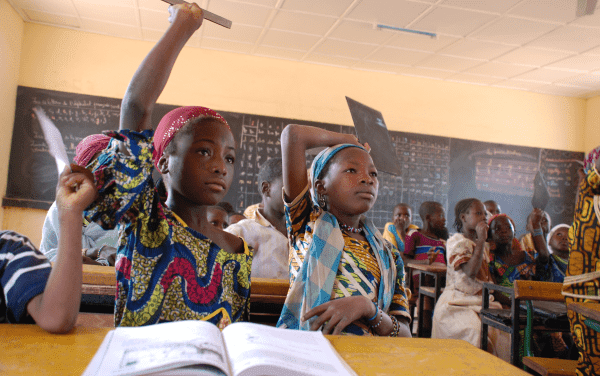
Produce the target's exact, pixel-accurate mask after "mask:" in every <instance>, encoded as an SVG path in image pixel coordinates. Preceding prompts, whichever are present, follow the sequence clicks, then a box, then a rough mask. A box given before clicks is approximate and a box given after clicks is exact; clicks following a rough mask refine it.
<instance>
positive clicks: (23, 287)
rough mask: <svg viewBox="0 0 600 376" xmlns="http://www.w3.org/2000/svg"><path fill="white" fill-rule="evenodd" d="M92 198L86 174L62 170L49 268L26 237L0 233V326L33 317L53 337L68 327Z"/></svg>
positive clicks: (76, 303) (75, 301)
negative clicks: (57, 223)
mask: <svg viewBox="0 0 600 376" xmlns="http://www.w3.org/2000/svg"><path fill="white" fill-rule="evenodd" d="M71 169H72V170H71ZM95 197H96V189H95V188H94V181H93V178H92V175H91V174H90V172H89V171H87V170H86V169H85V168H83V167H80V166H77V165H74V164H73V165H71V167H70V168H69V167H66V168H65V170H64V171H63V173H62V174H61V175H60V177H59V182H58V190H57V192H56V207H57V209H58V215H59V218H60V233H59V241H58V250H57V254H56V258H55V260H56V261H55V263H54V267H52V266H51V264H50V261H48V259H47V258H46V256H44V255H43V254H42V253H41V252H40V251H38V250H37V249H36V248H35V247H34V246H33V244H31V242H30V241H29V239H27V238H26V237H24V236H22V235H20V234H17V233H15V232H12V231H1V232H0V322H2V323H4V322H10V323H29V322H32V319H33V321H35V322H36V323H37V324H38V325H39V326H40V327H41V328H43V329H45V330H47V331H49V332H53V333H65V332H68V331H69V330H71V328H73V326H74V325H75V321H76V320H77V313H78V312H79V303H80V301H81V281H82V270H81V263H82V261H81V231H82V226H83V222H82V221H81V218H82V214H83V210H84V209H85V208H86V207H87V206H88V205H89V204H90V203H92V201H93V200H94V199H95Z"/></svg>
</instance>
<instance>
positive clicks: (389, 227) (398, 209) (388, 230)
mask: <svg viewBox="0 0 600 376" xmlns="http://www.w3.org/2000/svg"><path fill="white" fill-rule="evenodd" d="M392 219H393V222H388V223H386V224H385V226H384V231H383V238H384V239H385V240H387V241H389V242H390V243H392V244H393V245H394V246H395V247H396V248H398V251H400V254H402V253H404V241H405V239H406V235H407V234H410V233H412V231H415V230H418V229H419V227H417V226H415V225H413V224H411V223H410V222H411V220H412V210H411V209H410V205H408V204H405V203H400V204H398V205H396V206H395V207H394V212H393V214H392Z"/></svg>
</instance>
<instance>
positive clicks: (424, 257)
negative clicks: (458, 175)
mask: <svg viewBox="0 0 600 376" xmlns="http://www.w3.org/2000/svg"><path fill="white" fill-rule="evenodd" d="M419 216H420V217H421V220H422V221H423V228H422V229H419V230H416V231H413V232H411V233H410V234H409V235H408V236H407V237H406V244H405V247H404V257H405V259H414V261H416V262H418V263H429V264H432V263H434V262H437V263H440V264H444V265H446V239H448V229H447V228H446V214H445V211H444V207H443V206H442V204H440V203H439V202H435V201H425V202H423V203H422V204H421V206H420V207H419Z"/></svg>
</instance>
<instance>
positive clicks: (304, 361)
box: [223, 323, 353, 376]
mask: <svg viewBox="0 0 600 376" xmlns="http://www.w3.org/2000/svg"><path fill="white" fill-rule="evenodd" d="M223 338H224V340H225V344H226V346H227V352H228V353H229V359H230V362H231V368H232V371H233V372H232V373H233V376H251V375H267V374H269V375H280V374H285V375H287V376H296V375H306V376H308V375H310V376H317V375H323V376H326V375H351V374H353V372H352V371H351V369H350V368H349V367H348V365H346V364H345V363H343V360H342V359H341V357H339V356H338V354H337V353H336V351H335V349H334V348H333V347H332V346H331V344H330V343H329V341H328V340H327V339H326V338H325V337H324V336H323V334H322V333H321V332H320V331H316V332H306V331H300V330H290V329H278V328H273V327H271V326H267V325H260V324H253V323H235V324H232V325H229V326H228V327H227V328H225V329H224V330H223Z"/></svg>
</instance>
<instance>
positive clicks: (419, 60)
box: [8, 0, 600, 98]
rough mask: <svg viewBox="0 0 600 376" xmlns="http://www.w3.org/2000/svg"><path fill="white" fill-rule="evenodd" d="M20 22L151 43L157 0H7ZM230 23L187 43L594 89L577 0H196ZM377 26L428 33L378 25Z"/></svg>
mask: <svg viewBox="0 0 600 376" xmlns="http://www.w3.org/2000/svg"><path fill="white" fill-rule="evenodd" d="M8 2H9V3H11V4H12V5H13V7H14V8H15V9H16V10H17V12H18V13H19V14H20V15H21V17H22V18H23V20H25V21H26V22H35V23H42V24H48V25H53V26H59V27H66V28H71V29H78V30H83V31H87V32H92V33H99V34H105V35H112V36H117V37H123V38H130V39H140V40H147V41H156V40H158V38H160V36H161V35H162V34H163V32H164V30H165V29H166V28H167V26H168V24H169V23H168V12H167V7H168V4H166V3H164V2H162V1H160V0H8ZM198 4H199V5H200V6H201V7H202V8H205V9H208V10H209V11H211V12H213V13H216V14H218V15H220V16H223V17H225V18H228V19H230V20H232V21H233V26H232V28H231V29H230V30H229V29H226V28H223V27H221V26H218V25H216V24H213V23H211V22H207V21H205V24H204V25H203V26H202V28H200V30H199V31H198V32H197V33H196V34H195V35H194V36H193V37H192V39H191V40H190V41H189V42H188V46H190V47H199V48H207V49H214V50H222V51H231V52H236V53H241V54H248V55H256V56H266V57H272V58H277V59H286V60H292V61H301V62H305V63H312V64H324V65H330V66H336V67H344V68H351V69H359V70H366V71H377V72H386V73H389V74H400V75H407V76H417V77H426V78H432V79H438V80H445V81H453V82H462V83H469V84H475V85H484V86H493V87H502V88H511V89H518V90H526V91H531V92H538V93H544V94H553V95H561V96H570V97H580V98H589V97H593V96H596V95H600V10H596V12H595V14H593V15H590V16H583V17H576V7H577V0H200V1H199V2H198ZM377 24H383V25H387V26H393V27H400V28H409V29H413V30H419V31H424V32H431V33H436V34H437V38H430V37H428V36H424V35H419V34H413V33H407V32H401V31H393V30H383V29H378V28H377V27H376V25H377Z"/></svg>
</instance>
